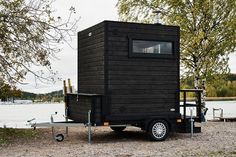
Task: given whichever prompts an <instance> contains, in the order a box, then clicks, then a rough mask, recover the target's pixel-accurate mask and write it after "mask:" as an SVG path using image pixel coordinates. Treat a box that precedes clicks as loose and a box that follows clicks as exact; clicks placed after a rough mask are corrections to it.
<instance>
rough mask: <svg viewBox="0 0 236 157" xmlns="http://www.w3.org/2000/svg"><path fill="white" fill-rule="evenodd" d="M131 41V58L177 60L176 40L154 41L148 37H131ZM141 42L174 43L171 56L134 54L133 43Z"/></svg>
mask: <svg viewBox="0 0 236 157" xmlns="http://www.w3.org/2000/svg"><path fill="white" fill-rule="evenodd" d="M128 39H129V57H140V58H172V59H173V58H176V56H175V55H176V54H175V42H174V40H163V39H159V38H158V39H157V38H155V39H153V38H147V37H141V38H138V37H130V36H128ZM134 40H140V41H155V42H171V43H172V53H171V54H159V53H137V52H133V41H134Z"/></svg>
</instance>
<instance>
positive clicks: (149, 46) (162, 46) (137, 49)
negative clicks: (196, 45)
mask: <svg viewBox="0 0 236 157" xmlns="http://www.w3.org/2000/svg"><path fill="white" fill-rule="evenodd" d="M132 52H133V53H141V54H159V55H172V54H173V45H172V42H166V41H148V40H132Z"/></svg>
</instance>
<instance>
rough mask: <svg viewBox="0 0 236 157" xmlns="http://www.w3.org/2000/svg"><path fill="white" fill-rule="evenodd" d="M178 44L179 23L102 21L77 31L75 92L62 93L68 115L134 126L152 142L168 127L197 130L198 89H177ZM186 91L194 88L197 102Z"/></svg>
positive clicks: (79, 120) (120, 128)
mask: <svg viewBox="0 0 236 157" xmlns="http://www.w3.org/2000/svg"><path fill="white" fill-rule="evenodd" d="M179 47H180V29H179V27H178V26H169V25H161V24H142V23H129V22H116V21H103V22H101V23H99V24H96V25H94V26H92V27H90V28H87V29H85V30H83V31H81V32H79V33H78V87H77V88H78V93H76V94H73V93H67V94H65V104H66V105H65V111H66V113H65V114H66V118H67V119H69V120H72V121H73V123H78V124H85V125H86V124H89V126H90V125H91V126H110V128H111V129H112V130H114V131H115V132H118V133H119V132H122V131H123V130H124V129H125V128H126V126H129V125H131V126H136V127H139V128H141V129H142V130H145V131H146V132H147V133H148V134H149V137H150V139H151V140H154V141H162V140H165V139H166V138H167V137H168V135H169V132H191V131H192V132H201V128H200V127H196V126H195V122H201V116H202V112H201V92H202V90H199V89H196V90H180V54H179ZM69 86H70V85H69ZM187 92H194V93H195V95H196V98H197V99H196V101H195V102H196V103H195V104H189V103H188V102H187V100H186V93H187ZM180 93H183V102H182V103H180ZM189 107H191V108H193V107H194V108H195V110H194V111H195V112H196V113H195V114H194V115H192V116H191V117H190V115H188V114H187V110H188V108H189ZM181 110H182V113H181ZM89 111H90V114H89V115H88V112H89ZM88 117H89V120H88ZM191 124H192V125H191Z"/></svg>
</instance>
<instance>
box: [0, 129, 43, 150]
mask: <svg viewBox="0 0 236 157" xmlns="http://www.w3.org/2000/svg"><path fill="white" fill-rule="evenodd" d="M37 135H38V131H35V130H32V129H14V128H0V146H4V145H8V144H9V143H11V142H13V141H16V140H28V139H32V138H35V137H37Z"/></svg>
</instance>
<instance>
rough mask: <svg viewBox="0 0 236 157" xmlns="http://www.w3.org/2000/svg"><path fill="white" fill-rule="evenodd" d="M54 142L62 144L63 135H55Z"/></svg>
mask: <svg viewBox="0 0 236 157" xmlns="http://www.w3.org/2000/svg"><path fill="white" fill-rule="evenodd" d="M55 140H56V141H57V142H62V141H63V140H64V135H63V134H57V135H56V137H55Z"/></svg>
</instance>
